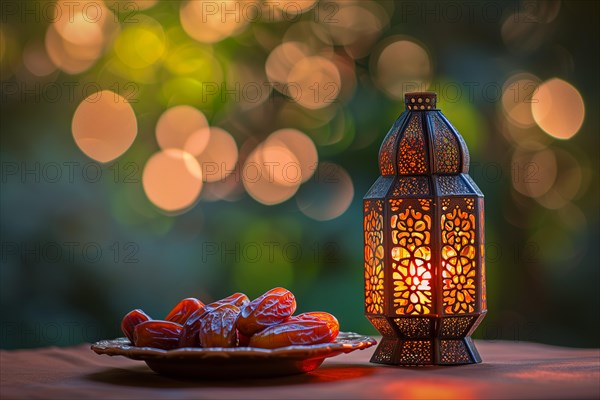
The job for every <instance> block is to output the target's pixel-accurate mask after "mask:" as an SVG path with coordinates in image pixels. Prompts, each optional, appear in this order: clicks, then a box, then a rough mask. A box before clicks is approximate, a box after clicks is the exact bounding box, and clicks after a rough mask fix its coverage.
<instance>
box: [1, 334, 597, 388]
mask: <svg viewBox="0 0 600 400" xmlns="http://www.w3.org/2000/svg"><path fill="white" fill-rule="evenodd" d="M476 344H477V348H478V349H479V352H480V354H481V356H482V358H483V363H482V364H475V365H465V366H451V367H438V366H434V367H391V366H382V365H377V364H371V363H370V362H369V358H370V357H371V354H372V353H373V350H374V347H372V348H370V349H367V350H362V351H355V352H353V353H350V354H344V355H340V356H337V357H333V358H330V359H327V360H326V361H325V362H324V363H323V365H322V366H321V367H320V368H319V369H317V370H315V371H313V372H311V373H308V374H304V375H295V376H289V377H281V378H269V379H255V380H230V381H200V380H179V379H174V378H168V377H164V376H160V375H157V374H156V373H154V372H153V371H152V370H150V369H149V368H148V367H147V366H146V364H145V363H144V362H142V361H134V360H129V359H127V358H124V357H110V356H106V355H96V354H95V353H93V352H92V351H91V350H90V345H89V344H83V345H79V346H75V347H69V348H56V347H51V348H40V349H27V350H3V351H1V352H0V372H1V374H0V375H1V378H0V381H1V386H0V398H1V399H3V400H4V399H21V398H36V399H72V398H82V399H83V398H86V399H144V400H149V399H203V398H207V399H244V400H248V399H411V398H417V399H453V398H457V399H509V398H518V399H524V398H537V399H568V398H575V399H583V398H589V399H598V398H600V349H573V348H563V347H555V346H547V345H541V344H534V343H524V342H501V341H497V342H484V341H483V342H482V341H478V342H476Z"/></svg>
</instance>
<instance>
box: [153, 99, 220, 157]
mask: <svg viewBox="0 0 600 400" xmlns="http://www.w3.org/2000/svg"><path fill="white" fill-rule="evenodd" d="M192 135H194V139H193V142H191V143H189V144H188V146H191V147H193V151H194V153H193V155H197V154H200V153H201V152H202V151H203V150H204V148H205V147H206V145H207V144H208V140H209V136H210V131H209V130H208V121H207V120H206V117H205V116H204V114H203V113H202V112H201V111H199V110H197V109H195V108H194V107H191V106H187V105H182V106H175V107H171V108H169V109H168V110H166V111H165V112H164V113H162V115H161V116H160V118H159V119H158V122H157V123H156V141H157V142H158V145H159V146H160V148H161V149H169V148H175V149H180V150H183V149H185V146H186V143H188V140H190V137H191V136H192ZM191 147H190V149H191Z"/></svg>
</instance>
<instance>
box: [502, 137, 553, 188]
mask: <svg viewBox="0 0 600 400" xmlns="http://www.w3.org/2000/svg"><path fill="white" fill-rule="evenodd" d="M557 172H558V168H557V161H556V155H555V154H554V152H553V151H552V150H550V149H549V148H546V147H544V148H542V149H540V150H539V151H527V150H517V151H516V152H515V153H514V154H513V158H512V164H511V173H512V183H513V187H514V188H515V190H516V191H517V192H519V193H521V194H523V195H525V196H528V197H533V198H538V197H540V196H542V195H544V194H545V193H547V192H548V191H549V190H550V189H551V188H552V186H553V185H554V182H555V181H556V177H557Z"/></svg>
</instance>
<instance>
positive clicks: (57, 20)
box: [52, 0, 117, 46]
mask: <svg viewBox="0 0 600 400" xmlns="http://www.w3.org/2000/svg"><path fill="white" fill-rule="evenodd" d="M55 7H56V14H55V16H54V18H53V19H52V21H53V23H52V24H53V26H54V28H55V29H56V32H57V33H58V34H59V35H60V36H61V37H62V38H63V39H64V40H66V41H68V42H70V43H73V44H75V45H78V46H102V43H103V41H104V40H105V36H106V35H107V34H110V33H112V32H113V31H114V30H115V29H116V28H117V24H116V22H115V21H116V17H115V15H114V14H113V13H112V12H111V10H109V9H108V8H107V7H106V6H105V4H104V3H102V2H98V1H93V0H83V1H69V0H59V1H57V2H56V4H55Z"/></svg>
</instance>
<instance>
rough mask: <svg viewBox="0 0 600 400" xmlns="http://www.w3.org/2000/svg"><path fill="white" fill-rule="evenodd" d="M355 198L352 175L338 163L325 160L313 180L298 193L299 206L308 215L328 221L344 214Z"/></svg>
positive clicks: (318, 219)
mask: <svg viewBox="0 0 600 400" xmlns="http://www.w3.org/2000/svg"><path fill="white" fill-rule="evenodd" d="M353 199H354V185H353V184H352V179H351V178H350V175H349V174H348V172H346V170H345V169H344V168H342V167H341V166H339V165H337V164H333V163H329V162H324V163H321V164H320V165H319V168H318V170H317V172H316V174H315V176H314V177H313V179H312V180H310V181H308V182H307V183H306V184H305V185H304V186H303V187H302V188H301V189H300V191H299V192H298V194H297V195H296V201H297V203H298V208H300V211H302V213H303V214H305V215H306V216H307V217H309V218H312V219H315V220H317V221H328V220H331V219H335V218H337V217H339V216H340V215H342V214H343V213H344V212H346V210H348V208H349V207H350V204H351V203H352V200H353Z"/></svg>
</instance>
